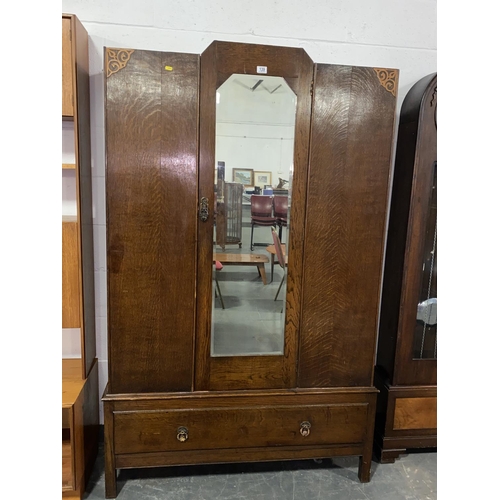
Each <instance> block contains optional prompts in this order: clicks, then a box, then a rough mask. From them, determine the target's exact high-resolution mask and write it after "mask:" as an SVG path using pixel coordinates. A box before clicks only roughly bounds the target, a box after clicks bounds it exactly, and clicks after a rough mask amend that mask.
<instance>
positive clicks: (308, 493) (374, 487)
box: [84, 444, 437, 500]
mask: <svg viewBox="0 0 500 500" xmlns="http://www.w3.org/2000/svg"><path fill="white" fill-rule="evenodd" d="M357 466H358V459H357V458H355V457H349V458H334V459H324V460H322V461H321V462H320V463H319V461H318V462H316V461H314V460H300V461H290V462H267V463H254V464H227V465H202V466H190V467H168V468H155V469H133V470H132V469H131V470H121V471H119V474H118V481H117V485H118V496H117V500H367V499H368V500H434V499H437V492H436V485H437V453H436V452H433V451H429V450H426V451H425V452H422V451H418V452H412V453H409V454H408V455H403V456H401V458H399V459H398V460H396V462H395V463H394V464H379V463H377V462H375V461H374V462H372V479H371V481H370V482H369V483H365V484H361V483H360V482H359V480H358V476H357ZM104 491H105V489H104V454H103V445H102V444H101V445H100V447H99V454H98V457H97V461H96V464H95V467H94V469H93V472H92V476H91V478H90V481H89V484H88V487H87V491H86V493H85V496H84V499H88V500H97V499H104V498H105V496H104Z"/></svg>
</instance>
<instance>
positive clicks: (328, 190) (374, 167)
mask: <svg viewBox="0 0 500 500" xmlns="http://www.w3.org/2000/svg"><path fill="white" fill-rule="evenodd" d="M395 104H396V99H395V97H394V96H393V95H392V94H391V93H390V92H388V91H387V90H386V89H385V88H384V87H383V86H381V84H380V82H379V80H378V78H377V75H376V73H375V71H374V70H373V69H372V68H357V67H348V66H333V65H325V64H319V65H317V66H316V74H315V83H314V103H313V118H312V131H311V149H310V166H309V183H308V193H307V215H306V229H305V248H304V291H303V304H302V328H301V338H300V360H299V386H300V387H328V386H344V385H345V386H358V385H364V386H369V385H371V384H372V377H373V361H374V353H375V341H376V332H377V315H378V302H379V301H378V297H379V289H380V275H381V268H382V256H383V246H384V228H385V218H386V208H387V188H388V183H389V169H390V163H391V149H392V138H393V128H394V112H395Z"/></svg>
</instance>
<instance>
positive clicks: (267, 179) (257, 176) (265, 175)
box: [253, 170, 273, 188]
mask: <svg viewBox="0 0 500 500" xmlns="http://www.w3.org/2000/svg"><path fill="white" fill-rule="evenodd" d="M253 178H254V183H255V185H256V186H259V187H261V188H264V187H265V186H266V185H268V186H272V184H273V183H272V173H271V172H264V171H260V170H259V171H258V170H254V172H253Z"/></svg>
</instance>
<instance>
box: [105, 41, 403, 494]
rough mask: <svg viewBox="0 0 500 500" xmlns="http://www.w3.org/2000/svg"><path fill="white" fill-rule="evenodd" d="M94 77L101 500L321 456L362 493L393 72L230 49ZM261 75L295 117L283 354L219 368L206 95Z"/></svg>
mask: <svg viewBox="0 0 500 500" xmlns="http://www.w3.org/2000/svg"><path fill="white" fill-rule="evenodd" d="M105 63H106V67H105V72H106V194H107V206H106V208H107V243H108V244H107V259H108V335H109V336H108V350H109V360H108V362H109V380H108V385H107V388H106V391H105V394H104V397H103V401H104V412H105V443H106V496H107V497H108V498H113V497H115V496H116V494H117V489H116V471H117V469H121V468H135V467H151V466H164V465H180V464H195V463H214V462H232V461H260V460H284V459H300V458H319V457H328V456H334V455H342V456H345V455H354V456H359V457H360V467H359V477H360V480H361V481H363V482H366V481H368V480H369V478H370V464H371V456H372V446H373V443H372V440H373V428H374V419H375V403H376V396H377V390H376V388H375V387H374V384H373V365H374V363H373V361H374V357H375V344H376V335H377V315H378V303H379V295H380V292H379V290H380V283H381V275H382V258H383V248H384V243H385V241H384V227H385V221H386V212H387V195H388V186H389V171H390V164H391V150H392V141H393V132H394V130H393V129H394V113H395V105H396V92H397V79H398V71H397V70H393V69H380V68H360V67H350V66H340V65H339V66H336V65H329V64H315V63H314V62H313V61H312V60H311V59H310V58H309V56H308V55H307V54H306V53H305V51H304V50H303V49H298V48H292V47H274V46H262V45H251V44H240V43H229V42H213V43H212V44H211V45H210V46H209V47H208V48H207V49H206V50H205V51H204V52H203V54H201V56H199V55H194V54H180V53H163V52H153V51H142V50H132V49H116V48H106V49H105ZM262 68H264V69H262ZM263 71H265V72H266V75H267V76H271V77H280V78H282V79H283V82H284V83H283V86H285V85H286V86H288V87H289V89H291V93H293V95H294V102H295V103H296V104H294V105H295V106H296V108H295V112H294V120H295V121H294V129H293V130H294V134H293V183H291V186H290V190H289V191H290V196H291V199H292V200H293V202H292V203H291V206H290V214H289V218H290V227H289V233H288V239H287V245H286V248H287V259H288V260H287V271H286V272H287V280H286V288H285V287H284V291H282V293H283V294H284V297H285V300H284V302H283V304H284V306H283V312H282V316H281V317H282V318H283V325H284V327H283V332H282V333H283V337H282V338H283V343H282V347H281V348H280V350H278V351H276V352H273V353H272V355H270V354H266V353H264V354H262V353H258V354H255V353H251V352H250V353H248V354H247V355H216V354H214V349H215V348H214V344H213V338H212V337H213V332H212V328H213V326H212V325H213V320H214V317H215V312H214V311H215V310H214V307H215V306H214V304H215V302H214V301H215V300H217V299H216V298H215V297H216V295H214V293H213V290H214V288H213V280H214V273H215V272H216V271H214V266H213V251H214V243H215V237H214V225H213V221H214V217H213V213H212V211H211V210H209V207H215V206H217V205H216V199H215V193H214V182H216V181H215V177H214V169H215V166H216V165H217V160H218V159H217V157H216V156H217V155H216V112H217V111H216V94H217V93H218V92H219V90H220V89H221V88H222V87H221V86H222V85H223V84H224V83H225V82H227V81H229V80H228V79H229V78H230V77H231V75H255V77H256V78H257V77H258V75H260V74H262V72H263ZM256 81H257V82H258V80H256ZM256 85H258V83H257V84H256ZM280 85H281V84H280ZM243 86H244V85H243V84H242V83H241V82H240V87H241V88H243ZM255 88H256V87H254V89H255ZM273 88H274V87H273ZM276 88H277V87H276ZM268 90H269V93H271V91H272V92H274V90H272V89H271V87H269V89H268ZM249 92H252V88H250V90H249ZM227 165H228V164H226V166H227ZM247 251H248V250H247ZM258 283H259V286H262V287H263V289H262V290H264V289H265V287H266V286H269V285H262V282H261V281H260V279H259V280H258ZM275 300H276V299H275ZM272 301H273V299H272V298H271V299H270V302H271V303H272ZM226 302H228V301H226ZM227 309H228V307H227V305H226V310H227ZM226 312H227V311H226ZM279 314H280V312H279V309H278V316H279ZM234 334H237V331H235V332H234Z"/></svg>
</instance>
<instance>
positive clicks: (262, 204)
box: [250, 194, 276, 250]
mask: <svg viewBox="0 0 500 500" xmlns="http://www.w3.org/2000/svg"><path fill="white" fill-rule="evenodd" d="M250 205H251V208H250V210H251V216H250V220H251V224H252V231H251V236H250V250H253V248H254V246H265V247H266V246H267V245H269V243H254V242H253V229H254V227H255V226H272V227H276V217H274V215H273V197H272V196H269V195H256V194H254V195H252V196H251V197H250Z"/></svg>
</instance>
